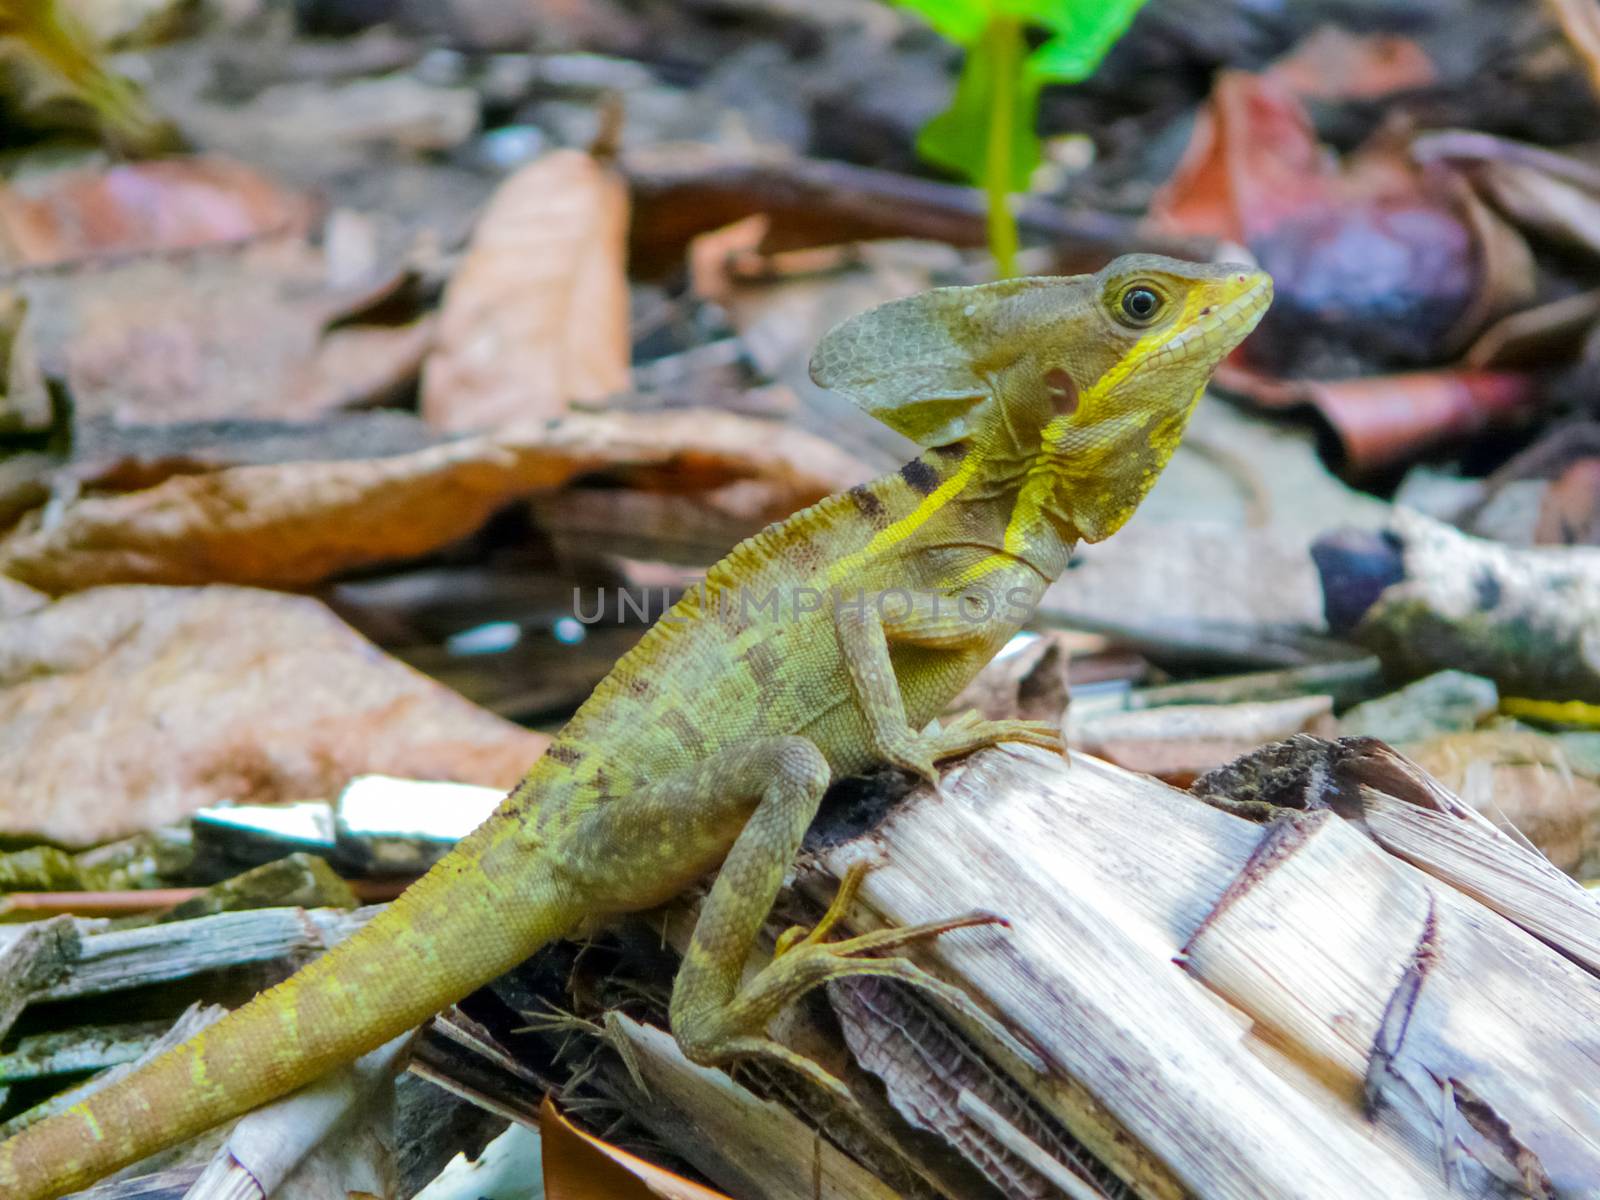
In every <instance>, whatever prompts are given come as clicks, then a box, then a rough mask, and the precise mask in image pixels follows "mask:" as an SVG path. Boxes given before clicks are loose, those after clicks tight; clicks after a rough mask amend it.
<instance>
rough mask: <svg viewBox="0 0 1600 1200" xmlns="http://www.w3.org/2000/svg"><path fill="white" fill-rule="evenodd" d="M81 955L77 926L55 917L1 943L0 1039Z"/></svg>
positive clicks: (60, 978)
mask: <svg viewBox="0 0 1600 1200" xmlns="http://www.w3.org/2000/svg"><path fill="white" fill-rule="evenodd" d="M81 953H82V946H81V943H80V940H79V937H78V931H77V926H75V925H74V924H73V923H72V921H71V919H70V918H67V917H57V918H55V919H54V920H50V921H41V922H39V923H38V924H36V925H28V926H25V927H23V928H22V929H20V930H18V931H17V933H16V935H15V936H14V937H12V938H10V939H8V940H7V941H0V1038H4V1037H5V1035H6V1033H7V1032H8V1031H9V1030H10V1028H11V1025H12V1022H14V1021H15V1020H16V1019H17V1015H18V1014H19V1013H20V1012H22V1010H23V1009H24V1008H26V1007H27V1005H28V1002H29V1001H30V1000H32V999H33V998H34V997H35V996H36V995H38V994H40V993H41V992H43V991H44V990H45V989H46V988H49V987H53V986H55V985H56V984H58V983H59V982H60V981H61V980H62V979H63V978H64V977H65V976H66V974H67V972H68V971H69V970H70V969H71V968H72V964H73V963H75V962H76V961H77V960H78V958H79V956H80V955H81Z"/></svg>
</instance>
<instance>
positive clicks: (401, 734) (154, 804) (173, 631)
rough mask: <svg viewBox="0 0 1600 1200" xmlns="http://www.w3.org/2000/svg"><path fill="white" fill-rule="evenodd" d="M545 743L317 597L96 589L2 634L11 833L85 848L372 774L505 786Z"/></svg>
mask: <svg viewBox="0 0 1600 1200" xmlns="http://www.w3.org/2000/svg"><path fill="white" fill-rule="evenodd" d="M85 714H90V715H91V716H90V717H88V718H86V715H85ZM547 742H548V739H547V738H545V737H544V736H543V735H541V734H536V733H532V732H530V731H528V730H525V729H521V728H519V727H518V726H516V725H513V724H512V723H511V722H509V721H505V720H502V719H501V718H499V717H497V716H494V715H493V714H492V713H488V712H485V711H484V710H482V709H480V708H478V707H477V706H475V705H473V704H471V703H470V702H468V701H467V700H465V699H463V698H462V697H461V696H459V695H457V694H456V693H454V692H452V691H450V690H449V689H448V688H446V687H444V686H442V685H440V684H438V683H435V682H434V681H433V680H431V679H428V678H427V677H426V676H424V675H422V674H420V673H418V672H417V671H414V670H412V669H411V668H410V667H407V666H405V665H404V664H402V663H400V662H397V661H395V660H393V659H390V658H386V657H385V656H383V655H381V654H379V653H378V652H377V651H376V650H374V649H373V647H372V645H371V644H370V643H368V642H367V641H366V640H365V639H363V638H362V637H361V636H360V635H359V634H357V633H356V632H355V631H354V630H352V629H350V628H349V627H348V626H347V625H345V624H344V623H343V622H341V621H340V620H339V619H338V618H337V617H335V616H334V615H333V614H332V613H330V612H328V610H327V609H326V608H324V607H323V606H322V605H321V604H319V603H318V602H317V601H315V600H312V599H309V598H306V597H300V596H285V595H281V594H278V593H274V592H263V591H254V590H251V589H246V588H230V587H210V588H163V587H114V588H100V589H95V590H93V591H88V592H84V593H82V594H80V595H77V596H71V597H68V598H66V599H63V600H57V601H56V602H54V603H53V604H49V605H47V606H44V607H42V608H38V609H35V610H34V611H32V612H29V613H25V614H23V615H21V616H15V617H12V618H11V619H10V620H8V621H5V622H4V623H0V833H4V834H6V835H8V836H15V837H27V838H44V839H48V840H50V841H53V842H58V843H61V844H63V845H72V846H81V845H88V844H93V843H97V842H103V841H106V840H109V839H112V838H118V837H124V836H127V835H129V834H132V833H136V832H138V831H140V830H145V829H152V828H155V827H156V826H159V825H164V824H167V823H169V822H172V821H176V820H179V819H181V818H183V817H185V816H187V815H188V814H189V813H191V812H193V811H194V810H195V809H198V808H202V807H204V806H205V805H208V804H215V803H218V802H219V801H223V800H241V801H242V800H249V801H253V802H266V801H273V800H291V799H305V798H307V797H331V796H333V795H334V794H335V793H337V792H338V790H339V789H340V788H342V787H343V786H344V785H345V784H346V783H348V782H349V780H350V779H351V778H352V777H353V776H356V775H360V774H364V773H367V772H379V773H384V774H391V775H401V776H408V777H413V778H420V779H448V780H456V781H460V782H466V783H478V784H483V785H486V786H493V787H508V786H510V785H511V784H513V783H515V782H516V780H517V779H518V778H520V777H521V775H522V773H523V772H524V771H526V770H527V768H528V767H529V766H530V765H532V763H533V761H534V759H535V758H537V757H538V756H539V754H540V753H542V752H543V749H544V747H545V745H546V743H547Z"/></svg>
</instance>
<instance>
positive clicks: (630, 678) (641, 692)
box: [621, 675, 656, 700]
mask: <svg viewBox="0 0 1600 1200" xmlns="http://www.w3.org/2000/svg"><path fill="white" fill-rule="evenodd" d="M621 682H622V687H623V690H624V691H626V692H627V693H628V695H630V696H632V697H633V698H634V699H635V700H648V699H649V698H650V696H651V694H652V693H653V692H654V691H655V690H656V689H655V685H654V684H652V683H651V682H650V681H649V680H648V679H646V678H645V677H644V676H643V675H627V676H624V677H623V679H622V681H621Z"/></svg>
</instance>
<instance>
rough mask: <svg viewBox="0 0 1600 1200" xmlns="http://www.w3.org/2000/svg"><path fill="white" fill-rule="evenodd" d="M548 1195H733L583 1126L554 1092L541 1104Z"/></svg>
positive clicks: (704, 1199)
mask: <svg viewBox="0 0 1600 1200" xmlns="http://www.w3.org/2000/svg"><path fill="white" fill-rule="evenodd" d="M539 1138H540V1145H541V1147H542V1154H543V1162H544V1194H545V1196H546V1197H547V1200H729V1198H728V1197H727V1196H724V1195H723V1194H722V1193H721V1192H714V1191H712V1190H711V1189H710V1188H708V1187H702V1186H701V1185H700V1184H698V1183H691V1182H690V1181H689V1180H687V1179H685V1178H683V1177H682V1176H681V1175H674V1174H673V1173H672V1172H671V1171H668V1170H666V1169H665V1168H663V1167H658V1166H656V1165H655V1164H654V1163H650V1162H646V1161H645V1160H644V1159H642V1158H639V1157H637V1156H635V1155H632V1154H629V1153H628V1152H627V1151H626V1150H622V1149H619V1148H618V1147H616V1146H613V1145H611V1144H610V1143H608V1142H603V1141H601V1140H600V1139H599V1138H597V1137H594V1136H593V1135H591V1134H587V1133H585V1132H583V1130H581V1129H579V1128H578V1127H577V1126H576V1125H574V1124H573V1123H572V1122H571V1121H569V1120H567V1118H566V1117H564V1116H563V1115H562V1114H561V1113H560V1112H559V1111H558V1110H557V1108H556V1106H555V1103H554V1102H553V1101H552V1100H551V1099H550V1097H549V1096H546V1097H545V1098H544V1104H543V1106H542V1107H541V1108H540V1109H539Z"/></svg>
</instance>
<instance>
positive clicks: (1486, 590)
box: [1473, 568, 1501, 612]
mask: <svg viewBox="0 0 1600 1200" xmlns="http://www.w3.org/2000/svg"><path fill="white" fill-rule="evenodd" d="M1473 587H1474V588H1476V590H1477V593H1478V611H1479V612H1488V611H1489V610H1490V609H1491V608H1494V607H1495V606H1496V605H1497V604H1499V603H1500V591H1501V589H1500V581H1499V580H1498V579H1496V578H1495V576H1494V572H1493V571H1491V570H1489V569H1488V568H1485V569H1484V570H1482V571H1479V572H1478V578H1477V579H1476V580H1474V581H1473Z"/></svg>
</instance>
